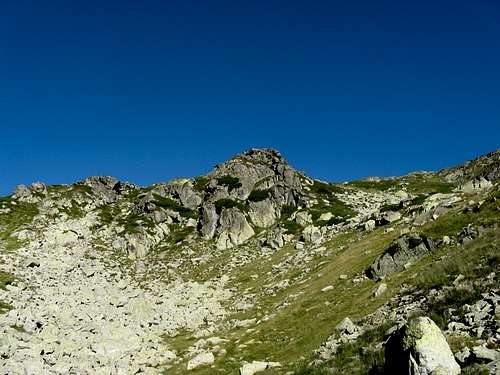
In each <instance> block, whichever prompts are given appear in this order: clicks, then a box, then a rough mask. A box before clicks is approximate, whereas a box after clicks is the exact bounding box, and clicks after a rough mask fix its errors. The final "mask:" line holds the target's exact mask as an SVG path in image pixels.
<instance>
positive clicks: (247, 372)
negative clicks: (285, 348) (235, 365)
mask: <svg viewBox="0 0 500 375" xmlns="http://www.w3.org/2000/svg"><path fill="white" fill-rule="evenodd" d="M276 367H281V364H280V363H279V362H261V361H253V362H252V363H245V364H244V365H243V366H241V367H240V375H253V374H255V373H257V372H262V371H264V370H267V369H271V368H276Z"/></svg>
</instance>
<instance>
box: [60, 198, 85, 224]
mask: <svg viewBox="0 0 500 375" xmlns="http://www.w3.org/2000/svg"><path fill="white" fill-rule="evenodd" d="M59 210H60V212H64V213H66V214H67V215H68V216H69V217H70V218H72V219H81V218H82V217H84V216H85V212H84V211H83V210H82V209H81V207H80V206H79V205H78V203H77V202H76V201H75V200H74V199H72V200H71V206H70V207H63V208H60V209H59Z"/></svg>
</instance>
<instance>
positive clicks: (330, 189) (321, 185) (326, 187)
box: [311, 180, 345, 195]
mask: <svg viewBox="0 0 500 375" xmlns="http://www.w3.org/2000/svg"><path fill="white" fill-rule="evenodd" d="M311 191H312V192H313V193H315V194H320V195H332V194H335V193H337V194H339V193H343V192H344V191H345V190H344V189H342V188H341V187H339V186H336V185H333V184H329V183H326V182H321V181H318V180H314V182H313V185H312V186H311Z"/></svg>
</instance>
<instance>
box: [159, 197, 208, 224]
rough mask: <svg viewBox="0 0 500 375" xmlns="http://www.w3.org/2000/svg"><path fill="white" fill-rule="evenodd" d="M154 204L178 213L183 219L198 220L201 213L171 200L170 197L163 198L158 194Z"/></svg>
mask: <svg viewBox="0 0 500 375" xmlns="http://www.w3.org/2000/svg"><path fill="white" fill-rule="evenodd" d="M154 199H155V200H154V201H153V203H154V204H155V205H156V206H158V207H161V208H165V209H168V210H172V211H176V212H178V213H179V214H180V215H181V216H182V217H186V218H191V219H197V218H198V217H199V213H198V212H197V211H195V210H192V209H190V208H188V207H184V206H183V205H182V204H180V203H178V202H176V201H174V200H173V199H170V198H168V197H162V196H160V195H158V194H154Z"/></svg>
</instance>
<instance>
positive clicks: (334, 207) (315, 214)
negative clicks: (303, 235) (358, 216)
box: [309, 196, 355, 224]
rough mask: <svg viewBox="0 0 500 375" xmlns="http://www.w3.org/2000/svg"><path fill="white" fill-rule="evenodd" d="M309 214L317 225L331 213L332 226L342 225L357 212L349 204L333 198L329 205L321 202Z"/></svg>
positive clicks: (330, 199)
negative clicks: (326, 214) (323, 215)
mask: <svg viewBox="0 0 500 375" xmlns="http://www.w3.org/2000/svg"><path fill="white" fill-rule="evenodd" d="M309 212H310V213H311V217H312V219H313V222H314V223H315V224H316V223H319V222H320V220H319V218H320V217H321V215H322V214H324V213H331V214H332V215H333V217H332V219H330V220H329V223H330V222H331V224H337V223H341V222H343V221H345V220H347V219H348V218H350V217H353V216H354V215H355V212H354V211H353V210H352V209H351V208H350V207H349V206H348V205H347V204H345V203H344V202H342V201H341V200H340V199H338V198H337V197H335V196H331V197H330V198H329V201H328V203H326V202H324V201H320V202H319V203H318V204H316V205H314V206H313V207H312V208H311V209H310V210H309ZM319 224H322V223H319ZM323 224H324V223H323Z"/></svg>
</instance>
